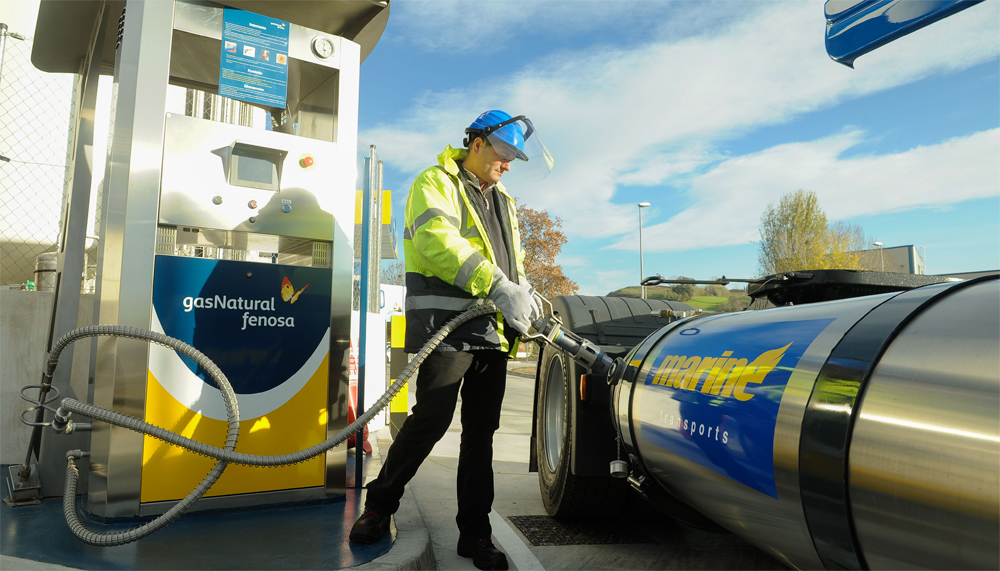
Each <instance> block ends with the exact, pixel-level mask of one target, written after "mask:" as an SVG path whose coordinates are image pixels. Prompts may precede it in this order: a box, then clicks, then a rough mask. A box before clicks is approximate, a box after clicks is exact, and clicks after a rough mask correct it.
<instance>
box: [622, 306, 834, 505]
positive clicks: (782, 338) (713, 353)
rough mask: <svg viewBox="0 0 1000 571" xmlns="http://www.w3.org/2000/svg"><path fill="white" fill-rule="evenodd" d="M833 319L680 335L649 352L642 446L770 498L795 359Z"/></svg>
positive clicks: (688, 331)
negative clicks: (780, 413) (779, 428)
mask: <svg viewBox="0 0 1000 571" xmlns="http://www.w3.org/2000/svg"><path fill="white" fill-rule="evenodd" d="M833 321H834V320H833V319H813V320H806V321H783V322H778V323H764V324H753V325H733V326H718V327H706V328H697V327H687V328H685V329H682V330H681V331H679V332H678V333H679V335H671V336H668V337H666V338H665V339H664V341H663V342H661V343H660V344H658V345H657V347H655V348H654V349H653V351H652V353H653V354H654V355H655V356H654V357H653V361H652V367H651V368H650V369H649V372H648V373H647V374H646V378H645V379H644V383H645V385H646V386H647V388H648V389H649V390H647V391H645V392H644V394H643V399H642V404H641V416H640V418H641V421H642V422H641V433H642V438H643V439H644V440H646V441H647V442H649V443H651V444H654V445H656V446H658V447H660V448H663V449H664V450H667V451H669V452H672V453H674V454H677V455H679V456H681V457H683V458H686V459H688V460H691V461H693V462H696V463H698V464H700V465H702V466H704V467H706V468H709V469H712V470H714V471H716V472H718V473H720V474H723V475H725V476H728V477H730V478H732V479H734V480H736V481H738V482H740V483H743V484H745V485H747V486H750V487H751V488H753V489H755V490H758V491H760V492H763V493H765V494H767V495H769V496H771V497H774V498H777V497H778V494H777V489H776V487H775V482H774V431H775V424H776V422H777V418H778V408H779V406H780V405H781V397H782V395H783V394H784V391H785V386H786V385H787V384H788V379H789V378H790V377H791V374H792V371H794V369H795V367H796V365H797V364H798V362H799V359H801V358H802V355H803V354H804V353H805V351H806V349H807V348H808V347H809V345H810V344H812V342H813V340H815V339H816V337H817V336H818V335H819V334H820V333H821V332H822V331H823V330H824V329H826V327H827V326H828V325H829V324H830V323H832V322H833Z"/></svg>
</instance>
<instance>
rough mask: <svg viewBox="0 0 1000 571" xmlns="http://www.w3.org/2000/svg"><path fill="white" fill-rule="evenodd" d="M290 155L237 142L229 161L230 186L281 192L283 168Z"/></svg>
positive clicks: (277, 150) (234, 144) (281, 151)
mask: <svg viewBox="0 0 1000 571" xmlns="http://www.w3.org/2000/svg"><path fill="white" fill-rule="evenodd" d="M287 154H288V153H287V152H286V151H283V150H279V149H269V148H267V147H261V146H257V145H251V144H247V143H243V142H240V141H236V142H235V143H233V146H232V152H231V154H230V159H229V161H230V162H229V171H228V173H229V184H231V185H234V186H243V187H247V188H258V189H261V190H273V191H277V190H280V187H281V170H282V169H281V166H282V163H284V160H285V155H287Z"/></svg>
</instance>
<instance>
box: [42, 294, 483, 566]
mask: <svg viewBox="0 0 1000 571" xmlns="http://www.w3.org/2000/svg"><path fill="white" fill-rule="evenodd" d="M496 311H497V308H496V306H495V305H494V304H493V302H492V301H488V300H487V301H481V302H477V303H476V304H475V305H474V306H472V307H471V308H470V309H468V310H466V311H465V312H463V313H461V314H459V315H457V316H456V317H454V318H453V319H452V320H451V321H449V322H447V323H445V324H444V326H442V327H441V329H439V330H438V332H437V333H435V334H434V336H433V337H431V339H430V340H429V341H427V343H426V344H424V346H423V347H421V348H420V351H418V352H417V354H416V355H415V356H414V357H413V359H412V360H411V361H410V362H409V364H407V365H406V367H405V368H404V369H403V371H402V372H401V373H400V374H399V378H397V379H396V382H394V383H393V384H392V386H390V387H389V389H388V390H386V392H385V393H384V394H383V395H382V396H381V397H379V399H378V400H377V401H375V404H374V405H372V406H371V407H370V408H369V409H368V410H366V411H365V412H364V413H363V414H361V415H360V416H359V417H358V418H357V420H355V421H354V422H353V423H351V424H350V425H349V426H347V427H346V428H344V429H343V430H341V431H340V432H338V433H337V434H336V435H334V436H332V437H330V438H328V439H327V440H324V441H323V442H321V443H319V444H317V445H315V446H311V447H309V448H306V449H305V450H301V451H299V452H294V453H291V454H279V455H275V456H258V455H254V454H243V453H240V452H236V451H235V448H236V439H237V437H238V435H239V426H240V415H239V406H238V403H237V401H236V393H235V392H234V391H233V388H232V386H231V385H230V383H229V380H228V379H227V378H226V376H225V375H224V374H223V373H222V371H221V370H220V369H219V368H218V367H217V366H216V365H215V363H213V362H212V361H211V360H210V359H209V358H208V357H207V356H205V355H204V354H203V353H202V352H200V351H198V350H197V349H195V348H194V347H192V346H190V345H188V344H187V343H184V342H183V341H180V340H178V339H174V338H173V337H169V336H167V335H164V334H162V333H154V332H152V331H146V330H143V329H138V328H135V327H125V326H115V325H90V326H86V327H80V328H78V329H74V330H73V331H70V332H69V333H67V334H66V335H64V336H62V337H61V338H60V339H59V340H58V341H56V343H55V344H54V345H53V346H52V350H51V351H49V355H48V358H47V361H46V373H45V374H46V375H47V376H49V377H51V375H52V372H53V371H54V370H55V367H56V364H57V363H58V362H59V356H60V354H61V353H62V351H63V350H64V349H65V348H66V347H68V346H69V345H70V344H71V343H74V342H75V341H79V340H80V339H85V338H87V337H96V336H114V337H125V338H130V339H141V340H145V341H149V342H151V343H156V344H158V345H163V346H165V347H169V348H171V349H173V350H175V351H177V352H179V353H182V354H184V355H186V356H188V357H190V358H191V359H193V360H194V361H195V362H197V363H198V365H200V366H201V367H202V368H203V369H204V370H205V371H206V372H207V373H208V374H209V376H211V377H212V378H213V379H214V380H215V382H216V384H217V385H218V387H219V391H220V392H221V393H222V398H223V400H224V401H225V404H226V413H227V416H228V420H229V432H228V435H227V437H226V444H225V447H224V448H218V447H215V446H210V445H208V444H205V443H202V442H198V441H196V440H191V439H190V438H186V437H184V436H181V435H179V434H176V433H174V432H171V431H169V430H165V429H163V428H160V427H158V426H154V425H152V424H149V423H146V422H143V421H141V420H139V419H137V418H134V417H131V416H127V415H124V414H121V413H117V412H113V411H110V410H107V409H103V408H100V407H96V406H94V405H90V404H86V403H82V402H80V401H78V400H75V399H71V398H66V399H63V400H62V402H61V405H60V408H59V411H58V412H57V413H56V417H57V422H54V423H53V424H54V425H57V424H59V423H60V422H61V423H62V425H65V424H66V423H67V422H68V419H69V413H76V414H79V415H82V416H86V417H90V418H92V419H94V420H100V421H102V422H106V423H108V424H112V425H114V426H119V427H121V428H127V429H129V430H133V431H135V432H140V433H142V434H145V435H148V436H152V437H153V438H157V439H159V440H163V441H164V442H167V443H170V444H173V445H175V446H180V447H183V448H186V449H188V450H191V451H192V452H195V453H198V454H201V455H204V456H208V457H211V458H215V459H216V460H218V461H219V462H218V463H217V464H216V465H215V467H214V468H212V470H211V471H210V472H209V473H208V475H207V476H205V479H204V480H202V481H201V483H200V484H198V486H197V487H195V489H194V490H192V491H191V493H190V494H188V495H187V496H186V497H185V498H184V499H182V500H181V501H179V502H178V503H177V504H175V505H174V506H173V507H171V508H170V509H169V510H168V511H167V512H165V513H164V514H162V515H160V516H159V517H157V518H156V519H154V520H152V521H150V522H148V523H146V524H143V525H141V526H138V527H135V528H133V529H130V530H127V531H122V532H112V533H100V532H95V531H92V530H90V529H88V528H87V527H86V526H84V524H83V523H82V522H81V521H80V516H79V514H78V513H77V509H76V489H77V483H78V480H79V477H80V471H79V470H78V469H77V467H76V461H75V458H76V457H78V456H81V455H82V453H79V452H76V453H74V451H71V452H70V453H68V454H67V466H66V487H65V491H64V494H63V513H64V515H65V516H66V523H67V524H68V525H69V528H70V530H71V531H72V532H73V535H75V536H76V537H77V538H79V539H80V540H81V541H83V542H85V543H88V544H90V545H96V546H102V547H112V546H117V545H125V544H127V543H131V542H133V541H136V540H138V539H141V538H143V537H146V536H147V535H150V534H152V533H154V532H156V531H159V530H160V529H163V528H164V527H166V526H167V525H168V524H170V523H171V522H173V521H174V520H176V519H177V518H178V517H180V516H181V514H183V513H184V512H186V511H187V510H188V509H189V508H190V507H191V506H192V505H194V503H195V502H197V501H198V500H199V499H201V497H202V496H203V495H204V494H205V493H206V492H208V490H209V489H210V488H211V487H212V485H213V484H215V482H216V481H217V480H218V479H219V477H220V476H222V472H223V471H224V470H225V469H226V466H228V465H229V463H235V464H241V465H245V466H284V465H287V464H297V463H299V462H304V461H306V460H308V459H310V458H313V457H315V456H319V455H320V454H323V453H324V452H326V451H328V450H330V449H332V448H334V447H335V446H337V445H339V444H341V443H342V442H344V441H345V440H347V438H348V437H350V436H351V435H352V434H354V433H356V432H357V431H358V430H359V429H361V427H363V426H364V425H365V424H368V422H369V421H371V419H372V418H373V417H374V416H375V415H376V414H378V413H379V411H381V410H382V409H383V408H385V407H386V406H387V405H388V404H389V401H391V400H392V397H393V396H395V395H396V393H397V392H399V390H400V389H401V388H402V386H403V384H405V383H406V381H407V380H408V379H409V378H410V377H411V376H412V375H413V372H414V371H416V370H417V368H418V367H420V364H421V363H423V361H424V359H426V358H427V356H428V355H430V354H431V352H433V351H434V349H436V348H437V346H438V345H440V344H441V341H443V340H444V339H445V337H447V336H448V335H449V334H451V332H452V331H454V330H455V328H457V327H458V326H459V325H461V324H463V323H465V322H466V321H469V320H470V319H473V318H475V317H479V316H480V315H485V314H488V313H495V312H496Z"/></svg>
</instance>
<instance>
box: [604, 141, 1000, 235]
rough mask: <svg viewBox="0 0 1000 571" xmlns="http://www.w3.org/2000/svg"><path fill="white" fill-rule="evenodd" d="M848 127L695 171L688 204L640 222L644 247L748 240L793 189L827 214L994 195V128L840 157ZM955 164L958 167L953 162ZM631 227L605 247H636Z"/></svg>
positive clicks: (999, 179)
mask: <svg viewBox="0 0 1000 571" xmlns="http://www.w3.org/2000/svg"><path fill="white" fill-rule="evenodd" d="M863 135H864V134H863V133H862V132H860V131H849V132H845V133H842V134H839V135H836V136H833V137H828V138H824V139H820V140H818V141H812V142H808V143H788V144H784V145H778V146H776V147H772V148H770V149H767V150H765V151H761V152H759V153H754V154H751V155H746V156H741V157H735V158H732V159H729V160H727V161H725V162H723V163H721V164H720V165H719V166H718V167H716V168H715V169H713V170H712V171H711V172H709V173H706V174H704V175H701V176H699V177H697V178H695V179H694V180H693V181H692V183H691V191H690V194H691V195H692V196H696V197H697V200H696V202H695V204H694V205H693V206H691V207H690V208H687V209H686V210H684V211H683V212H681V213H679V214H677V215H676V216H674V217H673V218H671V219H670V220H668V221H667V222H664V223H661V224H655V225H652V226H645V227H644V228H643V250H645V251H647V252H656V251H669V250H688V249H694V248H706V247H715V246H731V245H736V244H746V243H747V242H751V241H754V240H757V239H758V238H759V236H758V224H759V221H760V220H759V218H760V214H761V212H762V211H763V210H764V207H765V206H766V205H767V204H769V203H776V202H777V201H778V200H779V199H780V198H781V195H782V194H785V193H786V192H792V191H795V190H796V189H800V188H801V189H804V190H811V191H814V192H815V193H816V194H817V197H818V198H819V203H820V206H821V207H822V208H823V209H824V210H825V211H826V213H827V216H828V217H829V218H830V219H833V220H838V219H843V218H850V217H854V216H863V215H866V214H875V213H880V212H891V211H897V210H906V209H910V208H916V207H922V206H936V205H944V204H948V203H955V202H962V201H964V200H970V199H974V198H984V197H988V196H997V195H998V194H1000V166H998V162H997V157H998V156H1000V129H992V130H989V131H983V132H980V133H975V134H973V135H969V136H967V137H961V138H956V139H952V140H950V141H945V142H943V143H940V144H937V145H929V146H923V147H917V148H915V149H911V150H909V151H905V152H901V153H895V154H891V155H881V156H862V157H851V158H847V159H841V158H839V156H840V155H841V153H843V152H844V151H846V150H847V149H849V148H851V147H853V146H855V145H856V144H858V143H859V142H861V141H862V140H863ZM956 165H961V168H955V166H956ZM637 243H638V238H637V234H635V233H633V234H632V235H630V236H628V237H626V238H623V239H622V240H620V241H619V242H617V243H616V244H614V245H613V246H610V248H613V249H629V250H634V249H636V248H637Z"/></svg>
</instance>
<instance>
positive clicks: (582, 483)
mask: <svg viewBox="0 0 1000 571" xmlns="http://www.w3.org/2000/svg"><path fill="white" fill-rule="evenodd" d="M552 308H553V310H554V312H555V313H556V315H557V316H558V317H559V318H560V319H561V320H562V321H563V327H564V328H566V329H568V330H570V331H573V332H574V333H576V334H578V335H580V336H582V337H585V338H586V339H588V340H590V341H592V342H594V343H597V344H598V345H602V346H604V347H605V350H609V349H610V348H611V347H610V346H614V347H616V348H617V350H618V352H621V353H624V352H627V351H628V350H629V349H631V348H632V346H634V345H635V344H637V343H639V342H640V341H642V340H643V339H644V338H645V337H646V336H647V335H649V334H650V333H652V332H653V331H655V330H657V329H659V328H660V327H662V326H664V325H666V324H667V320H665V319H661V318H657V317H655V316H653V315H652V313H654V312H657V311H659V310H663V309H672V310H675V311H692V308H691V307H690V306H689V305H687V304H685V303H680V302H668V301H662V300H645V299H634V298H620V297H594V296H560V297H557V298H555V299H553V300H552ZM539 360H540V362H539V368H538V378H537V388H536V395H535V402H536V404H535V427H534V435H533V436H534V437H533V440H534V450H533V453H534V461H535V462H537V467H538V480H539V488H540V490H541V496H542V504H543V505H544V506H545V510H546V512H547V513H548V514H549V515H550V516H553V517H600V518H613V517H616V516H618V515H619V514H621V513H622V512H623V511H624V510H625V509H626V503H627V501H628V500H629V497H630V495H632V494H631V488H630V486H629V485H628V482H627V481H626V480H624V479H617V478H612V477H611V476H610V474H609V473H608V471H607V462H610V460H611V459H613V458H604V455H605V454H608V455H613V454H614V436H613V434H612V433H611V432H610V431H612V430H613V429H612V428H611V427H610V425H611V421H610V409H605V408H604V407H606V406H607V403H605V402H601V403H600V404H597V403H593V402H592V403H582V402H580V399H579V394H578V393H579V389H578V388H577V385H576V383H577V379H578V378H579V376H580V375H581V374H582V373H585V372H586V370H585V369H582V368H581V367H579V366H577V364H576V363H574V362H573V360H572V359H570V358H569V357H568V356H567V355H566V354H565V353H563V352H561V351H559V350H556V349H554V348H552V347H544V348H543V349H542V354H541V355H540V357H539ZM601 384H603V382H602V383H601ZM595 388H596V387H595ZM591 400H593V398H592V399H591ZM587 407H589V408H588V410H586V411H585V410H584V408H587ZM595 407H597V408H595ZM598 409H599V411H598ZM595 412H597V414H596V417H597V418H595V414H594V413H595ZM587 418H589V419H591V422H598V423H599V424H604V423H605V422H606V423H607V424H608V431H609V434H608V435H603V433H600V431H599V427H598V426H589V427H583V426H574V424H575V423H577V422H579V421H581V420H584V419H587ZM595 430H596V431H597V433H595ZM581 433H587V434H589V436H587V438H588V439H590V438H595V440H594V441H593V442H589V441H588V443H586V446H582V445H583V444H584V443H582V442H574V441H573V438H574V435H579V434H581ZM581 448H582V449H583V450H585V451H586V453H587V454H589V455H590V456H592V458H590V462H589V463H588V466H590V465H596V464H598V463H599V464H600V466H598V467H597V468H593V467H591V468H589V473H587V475H582V474H580V473H578V472H580V471H581V470H583V468H581V462H582V461H583V460H585V458H584V457H583V456H581V457H577V458H574V457H573V456H574V454H583V452H582V451H581ZM574 450H576V451H577V452H575V453H574ZM605 450H608V451H607V452H605ZM598 460H599V462H598ZM533 463H534V462H533ZM629 505H631V504H629ZM633 508H634V506H633ZM633 508H628V510H629V511H630V512H631V511H633Z"/></svg>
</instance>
